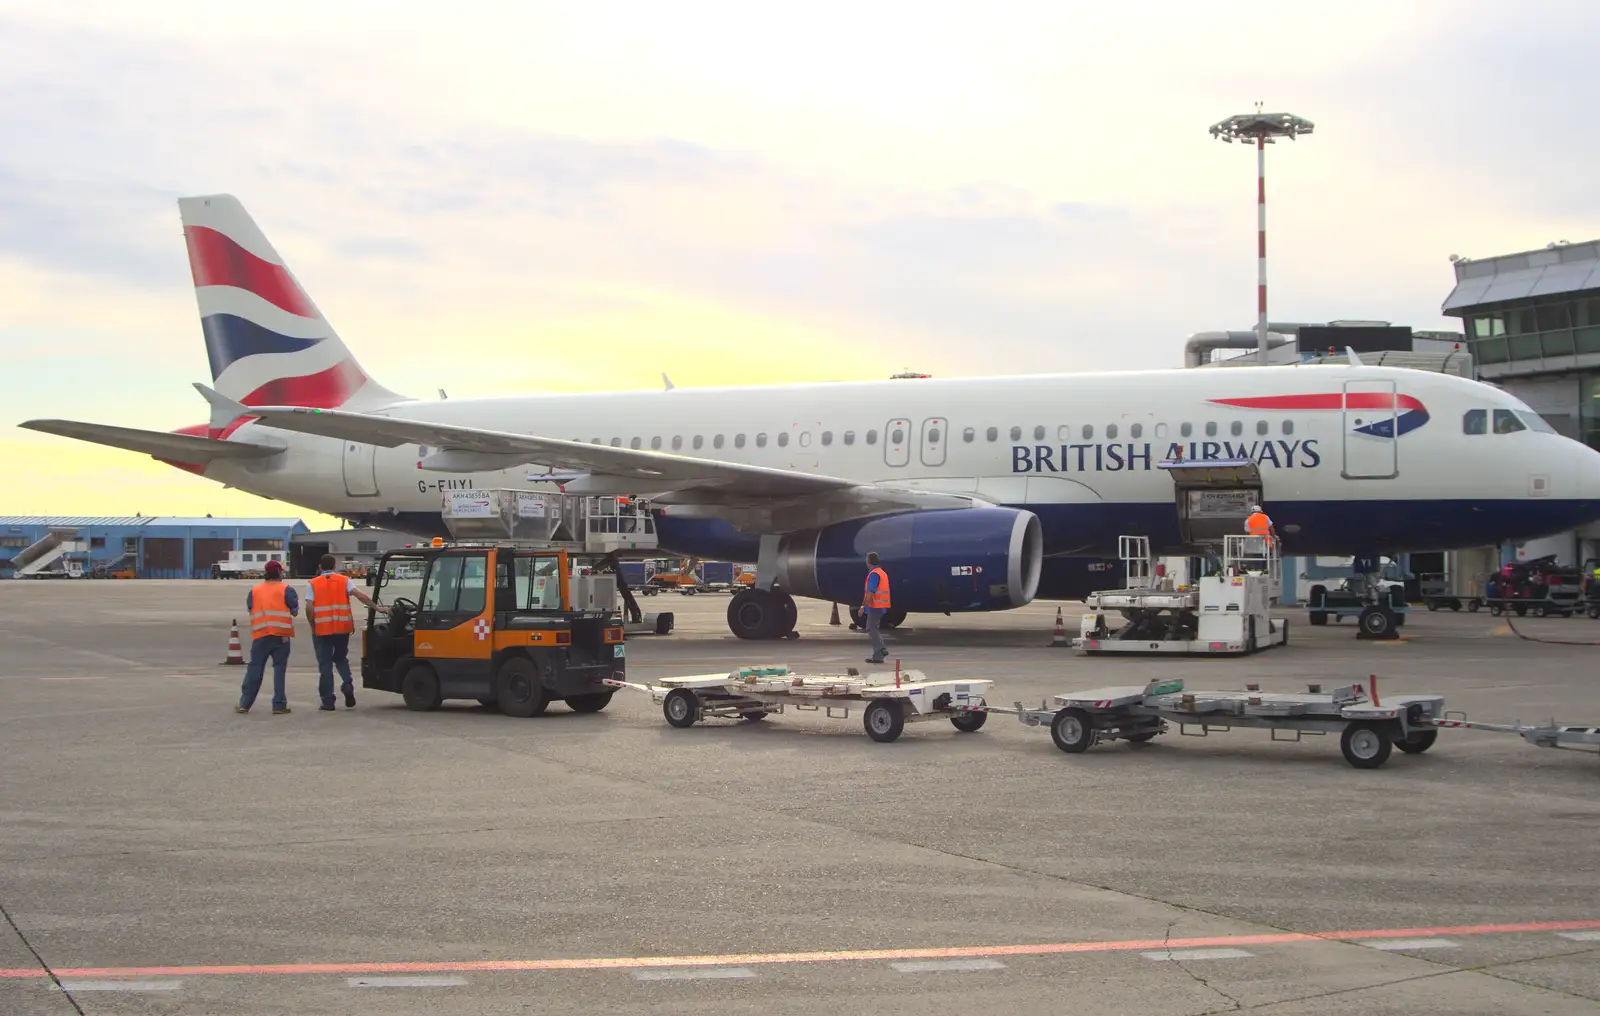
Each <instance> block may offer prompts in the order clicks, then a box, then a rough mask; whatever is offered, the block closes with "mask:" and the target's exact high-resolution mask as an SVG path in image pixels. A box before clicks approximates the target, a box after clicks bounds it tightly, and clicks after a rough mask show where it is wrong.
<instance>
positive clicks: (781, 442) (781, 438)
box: [778, 431, 789, 448]
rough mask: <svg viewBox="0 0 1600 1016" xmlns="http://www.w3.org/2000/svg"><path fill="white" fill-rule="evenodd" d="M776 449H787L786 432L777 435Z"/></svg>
mask: <svg viewBox="0 0 1600 1016" xmlns="http://www.w3.org/2000/svg"><path fill="white" fill-rule="evenodd" d="M778 447H779V448H787V447H789V432H788V431H783V432H781V433H780V434H779V435H778Z"/></svg>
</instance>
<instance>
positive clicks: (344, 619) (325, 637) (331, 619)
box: [306, 554, 389, 713]
mask: <svg viewBox="0 0 1600 1016" xmlns="http://www.w3.org/2000/svg"><path fill="white" fill-rule="evenodd" d="M338 563H339V562H338V560H337V559H336V558H334V556H333V555H332V554H324V555H322V560H321V561H320V562H318V567H319V568H321V572H320V574H318V575H317V577H316V578H314V579H312V580H311V581H310V582H309V583H308V584H307V585H306V621H307V622H308V623H309V624H310V625H311V641H312V644H313V645H314V646H315V647H316V650H317V675H318V680H317V693H318V694H319V695H321V696H322V707H321V708H322V711H323V712H330V713H331V712H333V669H334V667H338V668H339V677H340V678H341V679H342V681H343V685H342V686H343V689H344V707H345V708H346V709H354V708H355V707H356V686H355V682H354V680H353V679H352V677H351V675H350V636H351V635H352V634H354V632H355V630H356V625H355V615H354V614H353V613H351V610H350V601H351V600H352V599H354V600H358V601H360V602H361V603H365V604H366V605H367V606H368V607H371V608H373V609H375V610H377V611H379V612H380V613H388V610H389V608H387V607H383V606H380V605H378V604H376V603H374V602H372V599H371V597H369V596H367V594H366V593H363V592H362V591H361V590H359V589H357V588H356V583H355V580H354V579H352V578H350V576H348V575H340V574H339V573H338V572H336V571H334V568H335V567H336V566H337V565H338Z"/></svg>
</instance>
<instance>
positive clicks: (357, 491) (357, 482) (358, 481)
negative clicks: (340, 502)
mask: <svg viewBox="0 0 1600 1016" xmlns="http://www.w3.org/2000/svg"><path fill="white" fill-rule="evenodd" d="M344 492H345V493H346V494H348V495H350V496H351V497H375V496H376V495H377V493H378V446H377V445H370V444H362V443H360V442H356V441H346V442H345V443H344Z"/></svg>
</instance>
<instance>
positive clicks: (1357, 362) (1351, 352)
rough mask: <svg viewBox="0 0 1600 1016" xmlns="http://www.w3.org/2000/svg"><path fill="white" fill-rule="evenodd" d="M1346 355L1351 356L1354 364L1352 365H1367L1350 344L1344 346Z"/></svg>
mask: <svg viewBox="0 0 1600 1016" xmlns="http://www.w3.org/2000/svg"><path fill="white" fill-rule="evenodd" d="M1344 355H1345V356H1347V357H1349V358H1350V366H1352V367H1365V366H1366V364H1364V363H1362V362H1361V357H1359V356H1357V355H1356V351H1355V350H1353V349H1351V348H1350V347H1349V346H1346V347H1344Z"/></svg>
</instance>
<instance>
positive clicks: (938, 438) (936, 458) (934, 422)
mask: <svg viewBox="0 0 1600 1016" xmlns="http://www.w3.org/2000/svg"><path fill="white" fill-rule="evenodd" d="M949 424H950V421H949V420H946V419H945V418H944V417H942V416H934V417H929V418H928V419H926V420H923V421H922V464H923V465H925V466H942V465H944V446H945V443H946V442H947V441H949V440H950V426H949Z"/></svg>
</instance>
